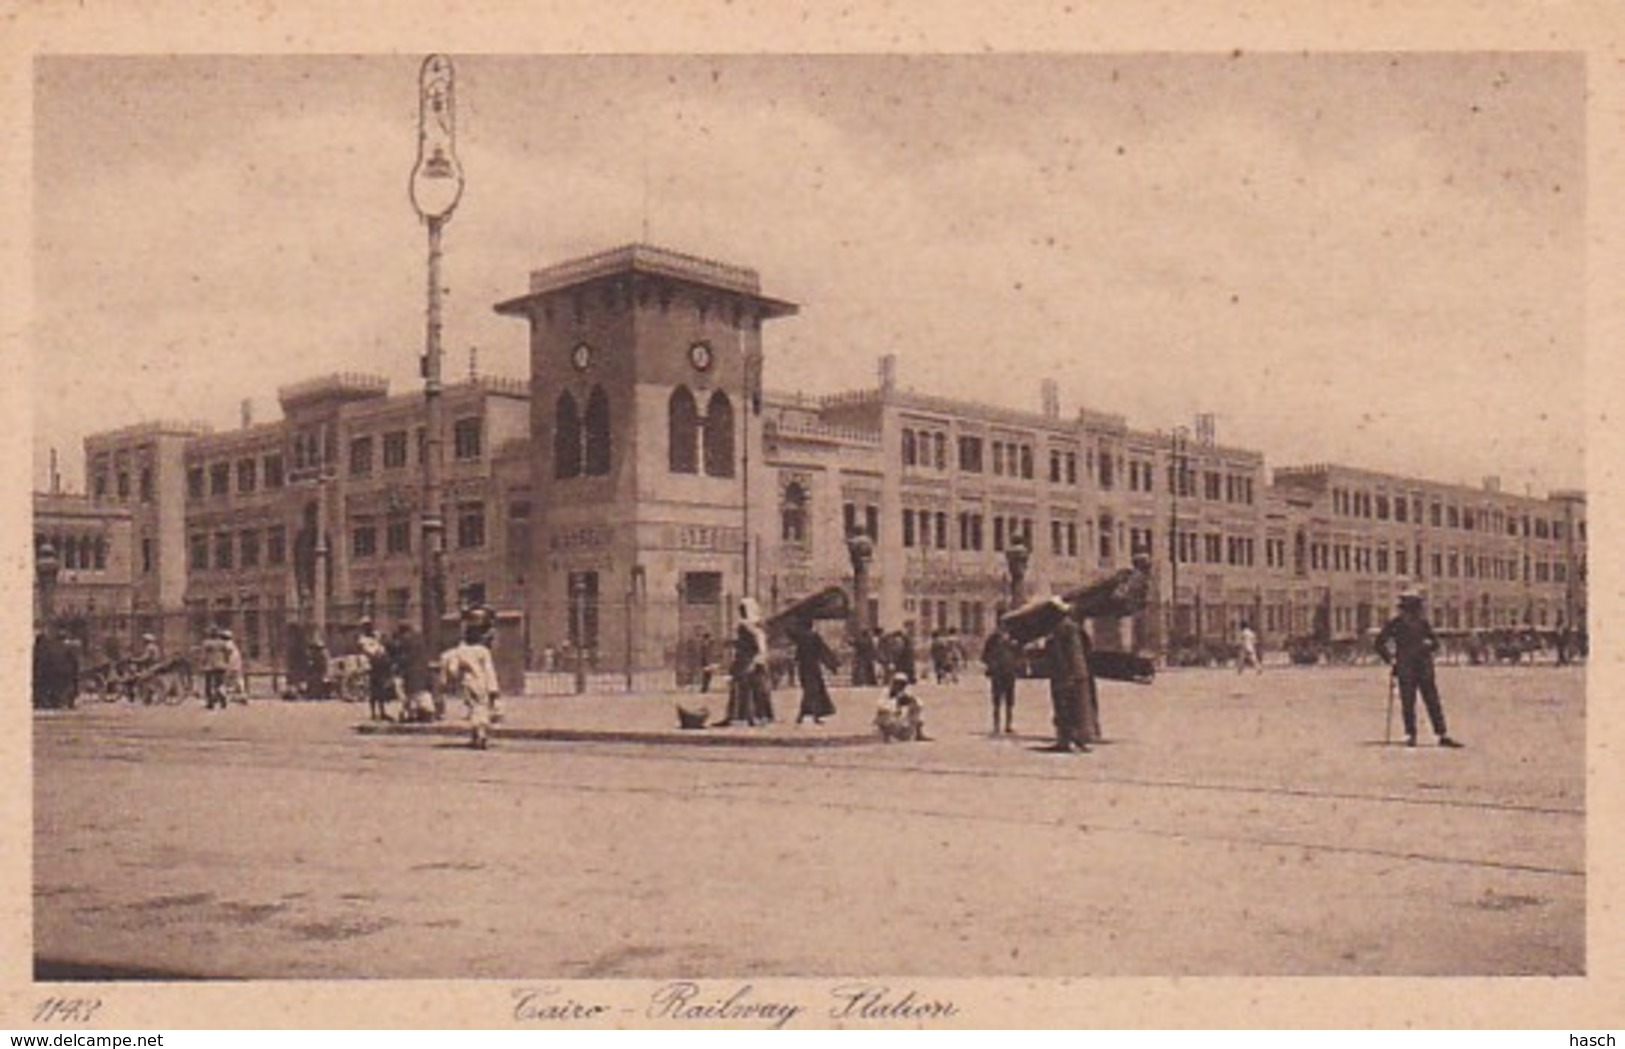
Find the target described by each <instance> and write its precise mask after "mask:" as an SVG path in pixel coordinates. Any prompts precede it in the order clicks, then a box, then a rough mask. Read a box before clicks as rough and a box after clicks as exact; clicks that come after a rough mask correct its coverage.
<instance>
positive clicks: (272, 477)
mask: <svg viewBox="0 0 1625 1049" xmlns="http://www.w3.org/2000/svg"><path fill="white" fill-rule="evenodd" d="M265 487H267V488H281V487H282V456H280V455H267V456H266V457H265Z"/></svg>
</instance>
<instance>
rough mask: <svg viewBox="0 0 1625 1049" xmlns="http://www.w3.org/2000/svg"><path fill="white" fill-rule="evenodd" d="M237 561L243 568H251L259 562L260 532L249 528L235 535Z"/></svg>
mask: <svg viewBox="0 0 1625 1049" xmlns="http://www.w3.org/2000/svg"><path fill="white" fill-rule="evenodd" d="M237 545H238V558H237V561H238V563H239V564H241V565H242V566H243V567H244V568H253V567H255V566H257V565H258V564H259V563H260V533H259V531H258V530H256V529H250V530H248V531H246V532H244V533H243V534H242V535H240V536H238V537H237Z"/></svg>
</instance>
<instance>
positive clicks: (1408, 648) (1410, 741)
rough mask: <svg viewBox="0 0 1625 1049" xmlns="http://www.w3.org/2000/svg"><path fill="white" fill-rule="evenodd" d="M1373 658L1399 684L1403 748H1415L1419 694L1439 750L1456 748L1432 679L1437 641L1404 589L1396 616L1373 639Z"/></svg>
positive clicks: (1412, 591) (1417, 600) (1416, 600)
mask: <svg viewBox="0 0 1625 1049" xmlns="http://www.w3.org/2000/svg"><path fill="white" fill-rule="evenodd" d="M1376 648H1377V654H1378V655H1379V656H1381V657H1382V661H1383V662H1384V663H1387V664H1388V665H1389V666H1391V667H1392V668H1393V671H1392V673H1393V675H1394V677H1395V678H1396V679H1397V680H1398V682H1399V706H1400V714H1401V716H1402V717H1403V718H1404V722H1405V745H1406V746H1407V747H1414V746H1416V694H1417V693H1418V692H1421V693H1422V702H1423V703H1424V704H1426V706H1427V711H1428V721H1429V722H1430V723H1431V724H1432V726H1433V733H1434V735H1435V736H1437V737H1438V738H1439V746H1441V747H1450V748H1459V747H1461V744H1460V743H1458V742H1457V741H1456V740H1454V739H1451V738H1450V733H1449V731H1448V730H1447V729H1446V727H1445V720H1444V706H1443V705H1442V704H1441V703H1440V702H1439V686H1438V684H1437V683H1436V682H1435V681H1434V677H1433V654H1434V653H1435V652H1437V651H1438V650H1439V639H1438V638H1437V637H1435V636H1434V634H1433V625H1432V624H1431V623H1429V622H1428V620H1427V616H1426V615H1424V614H1423V611H1422V594H1421V591H1419V590H1417V589H1416V588H1415V587H1406V588H1405V590H1404V591H1402V592H1401V593H1400V595H1399V614H1398V615H1396V616H1394V618H1392V619H1390V620H1388V622H1387V624H1386V625H1385V626H1384V627H1383V628H1382V631H1381V632H1380V633H1379V634H1378V635H1377V641H1376Z"/></svg>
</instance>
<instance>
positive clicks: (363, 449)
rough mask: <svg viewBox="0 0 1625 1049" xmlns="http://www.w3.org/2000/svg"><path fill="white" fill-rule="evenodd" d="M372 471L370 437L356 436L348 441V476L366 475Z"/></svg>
mask: <svg viewBox="0 0 1625 1049" xmlns="http://www.w3.org/2000/svg"><path fill="white" fill-rule="evenodd" d="M371 473H372V438H371V437H357V438H356V439H355V440H353V441H351V442H350V476H351V477H366V476H368V475H369V474H371Z"/></svg>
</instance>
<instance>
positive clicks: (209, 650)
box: [142, 626, 248, 710]
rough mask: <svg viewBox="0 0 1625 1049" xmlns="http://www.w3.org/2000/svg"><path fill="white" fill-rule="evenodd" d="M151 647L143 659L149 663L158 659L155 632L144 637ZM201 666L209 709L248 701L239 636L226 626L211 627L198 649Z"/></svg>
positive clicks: (206, 707)
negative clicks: (236, 701) (234, 634)
mask: <svg viewBox="0 0 1625 1049" xmlns="http://www.w3.org/2000/svg"><path fill="white" fill-rule="evenodd" d="M142 641H143V642H144V643H145V644H146V646H147V648H146V650H145V651H144V652H143V655H142V658H143V660H144V661H147V665H148V666H153V665H156V663H157V660H158V653H157V640H156V639H155V638H153V636H152V635H151V634H148V635H146V636H145V637H143V638H142ZM198 662H199V664H200V665H199V669H200V670H202V671H203V707H204V709H205V710H225V709H226V706H227V701H228V699H229V698H231V697H235V698H236V699H237V700H238V701H239V702H243V703H246V702H247V701H248V688H247V684H246V682H245V681H244V678H243V652H242V649H240V648H238V647H237V639H236V638H234V637H233V636H232V633H231V631H230V630H227V629H226V628H225V627H221V626H216V627H210V628H209V629H208V630H207V631H206V632H205V633H204V636H203V644H202V645H201V646H199V648H198Z"/></svg>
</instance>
